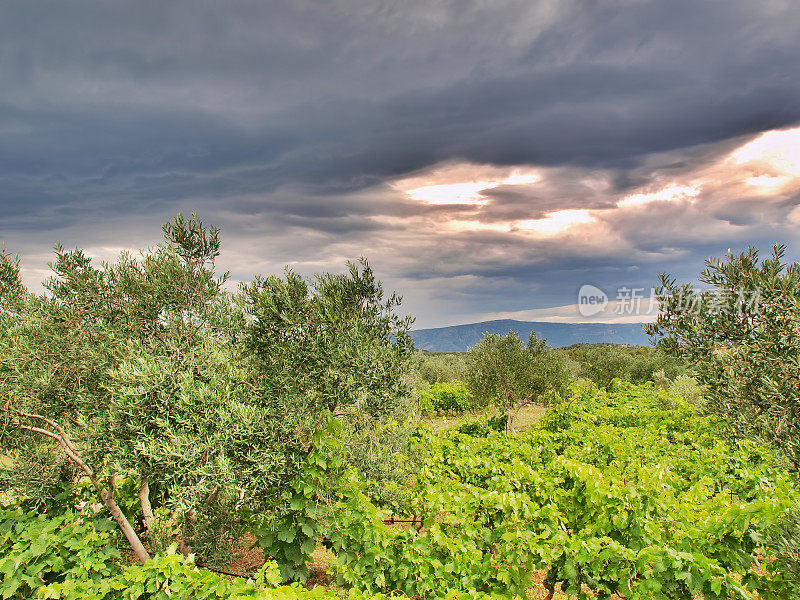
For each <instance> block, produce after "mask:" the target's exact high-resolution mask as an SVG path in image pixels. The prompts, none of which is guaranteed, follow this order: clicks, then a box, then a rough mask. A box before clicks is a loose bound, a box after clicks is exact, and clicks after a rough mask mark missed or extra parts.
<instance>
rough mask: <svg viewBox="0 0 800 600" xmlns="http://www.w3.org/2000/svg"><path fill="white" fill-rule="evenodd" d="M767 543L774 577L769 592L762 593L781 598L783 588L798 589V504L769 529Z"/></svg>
mask: <svg viewBox="0 0 800 600" xmlns="http://www.w3.org/2000/svg"><path fill="white" fill-rule="evenodd" d="M767 543H768V547H769V549H770V552H772V553H773V556H774V562H773V563H772V564H771V568H772V571H773V573H775V575H776V577H775V580H774V581H771V582H770V585H769V590H770V592H769V593H768V594H763V595H764V596H765V597H766V598H770V597H773V596H774V597H777V598H781V597H783V596H782V593H783V591H784V590H785V589H792V590H800V505H796V506H795V507H794V508H793V509H792V511H791V512H789V513H788V514H786V515H784V517H783V518H782V519H781V520H780V521H778V523H777V524H776V525H775V526H774V527H773V528H772V529H771V530H770V531H769V535H768V538H767Z"/></svg>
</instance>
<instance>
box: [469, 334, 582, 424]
mask: <svg viewBox="0 0 800 600" xmlns="http://www.w3.org/2000/svg"><path fill="white" fill-rule="evenodd" d="M467 373H468V375H467V384H468V385H469V387H470V390H471V391H472V393H473V395H474V396H475V397H476V399H478V400H479V401H484V402H494V403H495V404H497V405H499V406H501V407H502V408H503V409H504V410H506V412H507V413H508V421H507V425H506V427H507V429H509V430H512V431H513V427H514V417H515V415H516V414H517V413H518V412H519V409H520V408H522V407H523V406H525V405H527V404H530V403H532V402H547V401H548V400H549V399H550V398H551V397H552V396H553V395H560V394H563V393H564V392H565V391H566V390H567V386H568V385H569V374H568V372H567V369H566V367H565V366H564V364H563V363H562V362H561V361H560V360H559V358H558V356H557V355H556V353H555V352H554V351H553V350H552V349H551V348H550V347H549V346H548V345H547V341H546V340H544V339H539V338H538V337H537V336H536V334H535V333H534V332H531V334H530V337H529V338H528V344H527V346H526V345H525V344H524V342H523V341H522V340H521V339H520V338H519V335H518V334H517V332H515V331H514V332H511V333H508V334H507V335H504V336H503V335H499V334H492V333H487V334H486V335H485V336H484V337H483V339H482V340H481V341H480V342H478V344H477V345H476V346H474V347H473V348H470V350H469V351H468V353H467Z"/></svg>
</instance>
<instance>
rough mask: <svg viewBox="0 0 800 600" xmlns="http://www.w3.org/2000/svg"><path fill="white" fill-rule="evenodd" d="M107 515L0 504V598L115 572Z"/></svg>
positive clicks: (114, 551)
mask: <svg viewBox="0 0 800 600" xmlns="http://www.w3.org/2000/svg"><path fill="white" fill-rule="evenodd" d="M114 528H115V525H114V523H113V522H112V521H109V520H107V519H98V520H96V521H92V520H90V519H89V518H88V515H79V514H76V513H75V512H74V511H71V510H70V511H67V512H65V513H63V514H61V515H58V516H55V517H52V518H48V516H47V515H44V514H37V513H36V512H35V511H28V510H24V509H23V508H21V507H19V506H12V507H2V508H0V598H16V599H19V600H22V599H26V598H34V597H37V596H36V593H37V590H38V589H39V588H41V587H43V586H47V585H61V584H63V582H64V581H65V580H67V579H70V578H81V579H88V580H99V579H102V578H107V577H109V576H111V575H112V574H113V572H114V562H113V561H114V559H119V557H120V555H119V552H118V551H117V549H116V548H115V546H114V544H113V538H112V536H111V533H110V530H113V529H114Z"/></svg>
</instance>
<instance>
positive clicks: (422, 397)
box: [419, 381, 475, 415]
mask: <svg viewBox="0 0 800 600" xmlns="http://www.w3.org/2000/svg"><path fill="white" fill-rule="evenodd" d="M419 405H420V410H421V411H422V412H423V413H424V414H428V415H433V414H439V413H448V412H464V411H467V410H470V409H471V408H474V406H475V402H474V398H473V396H472V393H471V392H470V391H469V388H467V386H466V384H465V383H464V382H463V381H452V382H449V383H445V382H438V383H434V384H425V386H424V387H423V388H422V389H421V390H420V393H419Z"/></svg>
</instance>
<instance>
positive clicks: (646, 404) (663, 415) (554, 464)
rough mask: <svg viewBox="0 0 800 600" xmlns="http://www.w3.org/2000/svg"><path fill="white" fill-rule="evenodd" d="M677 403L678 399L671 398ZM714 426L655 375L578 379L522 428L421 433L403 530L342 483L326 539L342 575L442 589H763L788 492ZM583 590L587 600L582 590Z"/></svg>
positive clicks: (732, 592)
mask: <svg viewBox="0 0 800 600" xmlns="http://www.w3.org/2000/svg"><path fill="white" fill-rule="evenodd" d="M670 407H673V408H670ZM716 429H717V424H716V423H715V422H714V420H713V419H711V418H710V417H702V416H698V415H697V414H696V413H695V411H694V408H693V407H692V406H690V405H688V404H687V403H685V402H683V401H681V400H680V399H679V398H670V397H669V396H668V395H667V393H666V392H665V391H663V390H659V389H658V388H656V387H655V386H653V385H652V384H651V385H648V386H641V387H635V386H631V385H630V384H624V383H617V384H615V386H614V387H613V390H612V391H611V392H606V391H604V390H599V389H597V388H595V387H589V388H581V389H577V390H576V391H575V395H574V396H573V397H572V398H571V399H570V400H569V401H565V402H561V403H558V404H555V405H553V406H551V408H550V409H548V412H547V413H546V415H545V416H544V417H543V418H542V420H541V422H540V423H539V425H538V426H537V427H535V428H533V429H532V430H529V431H526V432H525V433H523V434H520V435H509V434H507V433H505V432H496V431H495V432H491V431H489V432H480V433H481V434H480V435H478V436H477V437H476V436H472V435H466V434H465V433H462V432H459V431H453V432H449V433H447V434H445V435H443V436H436V435H433V434H430V433H426V432H424V431H423V432H421V433H420V439H419V442H418V444H419V449H420V451H421V452H424V453H425V461H424V466H423V467H422V468H421V469H420V471H419V474H418V477H417V478H416V481H415V486H414V494H413V499H412V501H411V503H410V505H409V506H408V507H407V510H408V514H411V515H416V516H417V518H420V519H421V520H422V527H420V528H418V527H411V528H408V529H404V530H397V529H396V528H391V527H389V526H387V525H385V524H384V519H386V518H387V517H388V516H389V515H388V514H387V512H386V511H385V510H382V509H380V508H379V507H377V506H375V505H373V504H372V503H370V502H369V501H368V499H367V498H366V497H365V496H364V495H363V493H361V491H360V485H359V483H358V481H357V480H354V479H349V480H346V484H347V485H346V488H345V492H344V495H343V499H342V501H341V504H340V505H339V506H338V507H337V509H336V514H337V515H340V520H339V527H338V529H337V530H336V531H334V532H332V533H331V534H330V537H331V539H332V542H333V546H334V548H335V549H336V551H337V561H338V564H339V578H340V582H341V583H343V584H348V585H351V586H359V587H362V588H365V589H366V590H367V591H369V592H370V593H374V592H378V591H381V592H387V593H388V592H402V593H405V594H408V595H419V596H423V597H443V596H445V595H446V594H447V593H448V591H451V590H468V589H473V590H477V591H479V592H489V593H502V594H508V595H509V596H510V595H514V594H518V595H521V596H522V595H524V593H525V590H526V589H527V588H528V587H529V586H530V585H531V573H532V572H533V571H534V570H537V569H547V570H548V573H549V575H548V581H549V582H550V584H552V585H557V584H560V585H561V587H562V589H563V590H564V591H565V592H566V593H567V594H572V595H579V596H580V595H582V594H585V592H583V591H582V586H588V588H589V589H590V590H591V591H592V592H593V593H594V594H596V597H598V598H610V597H611V596H612V595H613V594H615V593H620V594H622V595H623V596H624V597H626V598H632V599H633V598H639V599H680V600H691V599H692V598H694V597H697V596H698V595H702V597H704V598H707V599H711V598H719V599H727V598H731V597H736V598H752V597H753V593H754V592H755V591H757V590H766V589H767V588H769V587H773V589H774V590H777V591H776V592H775V593H776V594H777V595H776V596H774V597H776V598H782V597H786V598H788V597H789V595H788V594H790V593H791V589H789V588H787V587H785V586H781V580H780V575H778V574H777V573H776V569H775V567H774V565H773V564H771V563H767V564H764V565H763V566H764V568H766V570H767V572H768V574H767V575H761V576H759V575H757V574H756V573H755V572H754V571H753V567H755V566H757V565H758V564H759V559H760V557H761V556H762V553H763V552H764V547H763V545H762V540H763V538H764V536H765V535H766V533H767V532H768V531H770V530H771V528H772V527H773V526H774V524H775V523H776V522H777V521H778V520H779V518H780V517H781V516H782V515H785V514H786V513H787V510H788V509H789V507H790V506H791V505H792V502H793V501H794V499H796V498H797V497H798V493H797V490H796V488H795V485H794V483H793V481H792V479H791V478H790V476H789V475H788V474H787V473H786V472H785V471H783V470H782V469H781V467H780V465H779V464H778V463H777V462H776V461H775V460H774V457H773V456H772V455H771V453H770V452H769V451H768V450H766V449H764V448H762V447H759V446H757V445H755V444H753V443H750V442H746V441H742V442H735V443H728V442H725V441H723V440H721V439H719V438H718V437H717V436H716V435H715V431H716ZM581 597H585V596H581Z"/></svg>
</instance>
